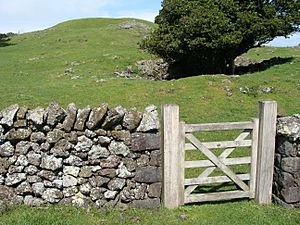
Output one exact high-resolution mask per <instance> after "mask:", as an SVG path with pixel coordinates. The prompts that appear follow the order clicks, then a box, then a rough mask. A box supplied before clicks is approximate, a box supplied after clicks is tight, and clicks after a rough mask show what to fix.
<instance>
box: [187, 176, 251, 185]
mask: <svg viewBox="0 0 300 225" xmlns="http://www.w3.org/2000/svg"><path fill="white" fill-rule="evenodd" d="M237 177H238V178H239V179H241V180H250V174H249V173H247V174H238V175H237ZM225 182H232V180H231V179H229V178H228V177H226V176H214V177H201V178H192V179H185V180H184V185H196V184H197V185H201V184H214V183H225Z"/></svg>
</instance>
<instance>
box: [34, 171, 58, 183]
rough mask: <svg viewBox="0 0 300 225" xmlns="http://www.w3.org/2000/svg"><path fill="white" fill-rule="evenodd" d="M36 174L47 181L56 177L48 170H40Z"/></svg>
mask: <svg viewBox="0 0 300 225" xmlns="http://www.w3.org/2000/svg"><path fill="white" fill-rule="evenodd" d="M38 176H39V177H41V178H43V179H46V180H49V181H53V180H54V179H55V178H56V176H55V174H54V173H53V172H52V171H49V170H41V171H40V172H38Z"/></svg>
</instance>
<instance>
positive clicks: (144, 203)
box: [131, 198, 160, 209]
mask: <svg viewBox="0 0 300 225" xmlns="http://www.w3.org/2000/svg"><path fill="white" fill-rule="evenodd" d="M131 206H132V207H133V208H140V209H153V208H159V207H160V199H159V198H153V199H150V198H148V199H144V200H134V201H133V202H132V205H131Z"/></svg>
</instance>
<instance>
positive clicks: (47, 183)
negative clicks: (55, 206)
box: [44, 180, 55, 189]
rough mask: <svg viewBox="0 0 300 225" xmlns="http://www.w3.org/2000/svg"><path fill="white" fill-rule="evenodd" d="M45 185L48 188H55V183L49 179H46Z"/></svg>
mask: <svg viewBox="0 0 300 225" xmlns="http://www.w3.org/2000/svg"><path fill="white" fill-rule="evenodd" d="M44 185H45V187H46V189H47V188H55V185H54V183H53V182H51V181H48V180H44Z"/></svg>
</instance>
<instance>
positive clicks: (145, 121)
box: [137, 105, 160, 132]
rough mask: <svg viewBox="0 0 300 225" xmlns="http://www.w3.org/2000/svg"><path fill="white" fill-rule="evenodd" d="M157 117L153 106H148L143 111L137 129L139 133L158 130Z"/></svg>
mask: <svg viewBox="0 0 300 225" xmlns="http://www.w3.org/2000/svg"><path fill="white" fill-rule="evenodd" d="M159 128H160V126H159V117H158V112H157V108H156V106H154V105H150V106H148V107H147V108H146V109H145V112H144V114H143V118H142V121H141V123H140V126H139V127H138V128H137V131H139V132H149V131H153V130H159Z"/></svg>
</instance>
